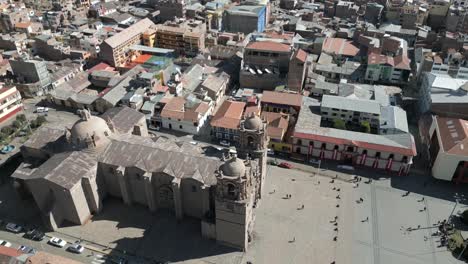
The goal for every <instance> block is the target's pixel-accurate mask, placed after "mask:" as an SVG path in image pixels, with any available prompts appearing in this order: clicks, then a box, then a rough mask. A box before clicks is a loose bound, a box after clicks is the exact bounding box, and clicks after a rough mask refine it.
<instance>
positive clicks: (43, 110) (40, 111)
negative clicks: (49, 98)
mask: <svg viewBox="0 0 468 264" xmlns="http://www.w3.org/2000/svg"><path fill="white" fill-rule="evenodd" d="M47 112H49V108H47V107H42V106H39V107H37V108H36V113H47Z"/></svg>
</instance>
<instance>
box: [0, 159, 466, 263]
mask: <svg viewBox="0 0 468 264" xmlns="http://www.w3.org/2000/svg"><path fill="white" fill-rule="evenodd" d="M297 167H298V168H300V167H299V165H298V166H297ZM320 174H322V175H327V176H317V175H315V174H314V173H310V172H304V171H299V170H295V169H289V170H288V169H282V168H278V167H274V166H269V167H268V172H267V181H266V186H265V190H264V194H263V197H262V200H261V203H260V204H259V207H258V208H257V215H256V219H255V228H254V232H253V241H252V243H251V244H250V245H249V249H248V251H247V252H241V251H237V250H234V249H231V248H228V247H224V246H221V245H218V244H216V242H215V241H211V240H207V239H203V238H202V237H201V236H200V222H199V220H195V219H193V220H190V219H189V220H187V219H186V220H184V221H183V222H178V221H177V220H176V218H175V216H174V215H173V214H170V213H167V212H164V211H160V212H157V213H155V214H151V213H150V212H148V210H146V208H144V207H134V206H132V207H129V206H125V205H124V204H123V203H122V202H121V201H120V200H117V199H107V200H105V201H104V203H105V205H106V207H105V209H104V210H103V211H102V212H101V213H100V214H98V215H96V216H94V217H93V218H92V219H91V220H90V221H89V222H88V223H87V224H85V225H83V226H68V227H62V228H60V229H59V230H57V231H56V232H51V233H48V235H50V236H58V237H62V238H64V239H66V240H68V241H74V240H76V239H81V240H82V241H84V242H83V244H84V245H89V248H90V249H91V250H90V253H93V254H89V256H88V257H84V258H82V257H79V258H78V260H80V261H83V262H85V263H86V262H89V263H96V260H93V256H94V254H98V253H97V252H98V251H96V252H93V250H92V249H100V250H103V251H104V252H107V253H109V254H111V255H112V254H118V255H124V256H128V258H129V259H133V260H134V262H132V263H149V261H151V260H153V261H154V260H158V261H170V263H229V264H230V263H235V264H241V263H246V262H247V261H251V262H252V263H332V262H333V261H335V263H349V264H351V263H363V264H375V263H381V264H393V263H395V264H396V263H405V264H423V263H424V264H426V263H430V264H439V263H440V264H446V263H462V262H461V261H457V260H456V257H454V256H452V255H451V253H450V252H449V251H447V248H446V247H439V245H440V242H439V237H436V236H432V234H433V233H434V232H435V231H437V228H436V226H434V224H435V223H437V222H438V221H441V220H444V219H447V218H448V216H449V215H450V214H451V212H452V210H454V209H455V211H454V214H457V212H459V211H463V210H464V209H466V208H467V206H466V205H465V204H466V200H465V196H466V194H467V189H466V187H464V186H462V185H459V186H456V185H453V184H451V183H447V182H441V181H437V180H434V179H431V178H429V177H424V176H418V175H410V176H406V177H393V178H386V177H382V178H380V177H373V178H371V179H372V181H370V180H369V179H370V178H369V177H364V176H362V177H361V180H360V182H358V183H352V182H349V181H348V180H351V178H352V177H353V175H352V174H350V173H346V174H345V173H341V172H336V171H332V170H325V169H322V170H321V171H320ZM355 174H356V175H358V171H356V173H355ZM331 175H337V177H338V178H337V179H333V178H334V176H331ZM7 188H10V187H9V186H8V185H3V186H2V194H3V195H1V198H0V199H1V202H0V215H2V216H4V215H7V213H8V212H11V210H14V208H15V207H16V208H18V206H20V207H23V208H25V206H29V205H28V204H27V203H25V202H24V201H23V202H20V201H18V199H17V198H16V196H15V194H14V192H12V191H5V190H7ZM408 192H409V193H408ZM456 199H457V200H458V201H459V203H458V204H457V205H456V207H455V204H456V202H455V200H456ZM22 211H24V212H29V213H28V214H27V215H21V214H17V216H18V219H10V218H9V219H8V220H11V221H17V222H18V223H21V224H36V225H37V224H39V223H38V221H37V220H38V219H36V218H34V215H33V214H32V213H31V212H33V211H34V210H22ZM335 217H336V221H335ZM34 219H36V221H32V223H31V220H34ZM409 228H410V229H411V230H412V231H408V229H409ZM0 236H1V237H4V236H8V237H7V238H8V239H9V240H11V242H13V243H18V244H24V243H36V242H27V240H25V239H23V238H21V237H20V236H17V235H14V234H10V233H7V232H6V231H4V230H1V231H0ZM16 238H17V240H16V241H15V239H16ZM335 239H336V241H335ZM35 247H37V248H40V247H43V248H45V249H46V250H48V249H49V248H51V250H53V251H54V253H56V252H55V251H59V252H58V253H56V254H65V255H70V253H66V252H65V251H63V250H62V251H63V252H60V250H57V249H56V248H52V247H50V246H48V245H46V244H45V243H44V245H42V246H41V245H35ZM135 255H137V256H138V257H135ZM93 261H94V262H93Z"/></svg>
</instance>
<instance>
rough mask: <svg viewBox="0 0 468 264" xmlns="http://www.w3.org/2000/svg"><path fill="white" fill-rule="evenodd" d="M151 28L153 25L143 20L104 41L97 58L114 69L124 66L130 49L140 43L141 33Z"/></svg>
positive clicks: (147, 20)
mask: <svg viewBox="0 0 468 264" xmlns="http://www.w3.org/2000/svg"><path fill="white" fill-rule="evenodd" d="M151 26H154V23H153V22H152V21H151V20H149V19H148V18H145V19H142V20H140V21H138V22H137V23H135V24H133V25H131V26H130V27H128V28H126V29H124V30H122V31H121V32H119V33H117V34H115V35H114V36H112V37H110V38H108V39H106V40H105V41H104V42H103V43H102V44H101V46H100V51H101V52H100V53H99V56H100V57H101V58H102V59H103V60H104V61H106V62H108V63H110V64H111V65H112V66H114V67H119V66H123V65H125V64H126V63H127V62H128V58H129V56H128V55H129V51H130V48H131V47H132V46H133V45H137V44H140V43H141V41H142V40H141V39H142V36H143V33H145V32H146V31H147V30H148V29H149V28H150V27H151Z"/></svg>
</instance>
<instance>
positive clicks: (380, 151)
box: [291, 97, 416, 175]
mask: <svg viewBox="0 0 468 264" xmlns="http://www.w3.org/2000/svg"><path fill="white" fill-rule="evenodd" d="M291 154H292V155H297V156H301V157H305V158H306V160H307V161H309V160H311V159H320V160H335V161H339V162H341V163H343V164H347V165H353V166H365V167H370V168H375V169H381V170H386V171H389V172H393V173H396V174H398V175H406V174H408V173H409V170H410V168H411V164H412V163H413V157H414V156H416V145H415V142H414V138H413V136H412V135H411V134H410V133H404V132H402V133H396V134H379V135H377V134H370V133H362V132H355V131H349V130H344V129H336V128H330V127H322V126H321V115H320V102H319V101H317V100H315V99H312V98H309V97H303V104H302V107H301V112H300V113H299V117H298V120H297V123H296V126H295V128H294V133H293V149H292V153H291Z"/></svg>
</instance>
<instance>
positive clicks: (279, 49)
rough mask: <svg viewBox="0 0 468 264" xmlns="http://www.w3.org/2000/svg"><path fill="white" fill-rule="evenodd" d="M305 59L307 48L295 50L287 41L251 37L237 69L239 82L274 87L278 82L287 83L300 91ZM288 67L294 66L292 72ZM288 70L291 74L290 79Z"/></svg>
mask: <svg viewBox="0 0 468 264" xmlns="http://www.w3.org/2000/svg"><path fill="white" fill-rule="evenodd" d="M306 60H307V53H306V52H304V51H303V50H300V49H297V50H294V49H293V48H292V47H291V46H290V45H289V44H284V43H278V42H276V41H274V40H269V39H265V40H262V41H252V42H250V43H249V44H248V45H247V46H246V47H245V49H244V59H243V61H242V66H241V70H240V73H239V81H240V85H241V86H242V87H248V88H255V89H262V90H274V89H275V87H276V86H278V85H286V84H288V85H289V86H290V87H291V88H290V89H291V90H293V91H301V90H302V85H303V81H304V78H305V67H306ZM291 66H292V67H291ZM290 67H291V68H292V69H294V73H291V69H290ZM288 73H290V74H291V76H290V78H289V80H288ZM289 86H288V88H289Z"/></svg>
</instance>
